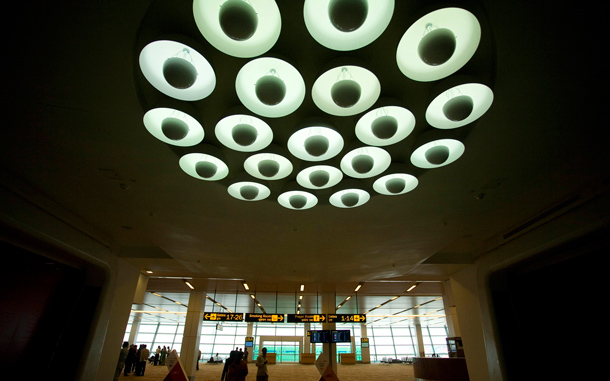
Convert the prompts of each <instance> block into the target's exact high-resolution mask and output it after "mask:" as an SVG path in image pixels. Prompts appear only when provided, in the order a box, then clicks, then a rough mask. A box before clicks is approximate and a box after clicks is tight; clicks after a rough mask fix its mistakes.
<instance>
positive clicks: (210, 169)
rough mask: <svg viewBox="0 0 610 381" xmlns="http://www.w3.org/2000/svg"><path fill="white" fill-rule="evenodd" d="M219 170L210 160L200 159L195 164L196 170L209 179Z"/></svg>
mask: <svg viewBox="0 0 610 381" xmlns="http://www.w3.org/2000/svg"><path fill="white" fill-rule="evenodd" d="M217 171H218V166H217V165H216V164H214V163H212V162H209V161H198V162H197V163H196V164H195V172H197V174H198V175H199V176H201V177H203V178H204V179H209V178H212V177H214V175H215V174H216V172H217Z"/></svg>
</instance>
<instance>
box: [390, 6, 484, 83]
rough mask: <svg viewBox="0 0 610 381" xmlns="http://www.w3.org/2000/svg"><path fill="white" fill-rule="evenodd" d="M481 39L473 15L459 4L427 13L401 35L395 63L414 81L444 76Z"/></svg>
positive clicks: (464, 59)
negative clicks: (458, 6)
mask: <svg viewBox="0 0 610 381" xmlns="http://www.w3.org/2000/svg"><path fill="white" fill-rule="evenodd" d="M480 39H481V27H480V25H479V21H478V20H477V18H476V17H475V16H474V15H473V14H472V13H470V12H468V11H466V10H464V9H460V8H443V9H439V10H436V11H434V12H431V13H428V14H427V15H425V16H423V17H422V18H420V19H419V20H417V21H416V22H415V23H414V24H413V25H411V26H410V27H409V29H408V30H407V31H406V32H405V34H404V35H403V36H402V38H401V40H400V42H399V44H398V49H397V51H396V61H397V63H398V67H399V68H400V70H401V71H402V73H403V74H404V75H406V76H407V77H408V78H411V79H412V80H414V81H421V82H428V81H435V80H438V79H441V78H444V77H447V76H449V75H451V74H453V73H455V72H456V71H458V70H459V69H460V68H462V66H464V65H465V64H466V63H467V62H468V61H469V60H470V58H471V57H472V56H473V55H474V53H475V51H476V50H477V47H478V46H479V41H480Z"/></svg>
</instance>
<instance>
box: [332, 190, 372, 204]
mask: <svg viewBox="0 0 610 381" xmlns="http://www.w3.org/2000/svg"><path fill="white" fill-rule="evenodd" d="M370 198H371V195H370V194H369V193H368V192H367V191H365V190H362V189H357V188H349V189H343V190H340V191H338V192H335V193H333V194H332V195H331V196H330V198H329V199H328V200H329V202H330V203H331V205H333V206H336V207H337V208H357V207H359V206H361V205H364V204H366V203H367V202H368V201H369V200H370Z"/></svg>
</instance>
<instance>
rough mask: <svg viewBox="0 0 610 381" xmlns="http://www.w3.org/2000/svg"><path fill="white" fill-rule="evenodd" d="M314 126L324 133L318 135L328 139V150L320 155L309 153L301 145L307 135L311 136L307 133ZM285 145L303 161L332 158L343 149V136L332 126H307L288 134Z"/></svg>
mask: <svg viewBox="0 0 610 381" xmlns="http://www.w3.org/2000/svg"><path fill="white" fill-rule="evenodd" d="M316 128H318V129H320V130H321V131H323V132H324V134H320V135H324V136H326V137H328V138H329V141H330V145H329V147H328V151H327V152H326V153H325V154H324V155H320V156H313V155H310V154H309V153H308V152H307V151H306V150H305V148H304V146H303V142H304V141H305V139H306V138H307V137H309V136H312V135H310V134H309V132H310V131H312V130H313V129H316ZM303 135H305V136H303ZM287 146H288V150H289V151H290V153H291V154H293V155H294V156H296V157H297V158H299V159H301V160H305V161H314V162H317V161H324V160H328V159H332V158H333V157H335V156H337V155H338V154H339V153H340V152H341V150H342V149H343V146H344V141H343V136H342V135H341V134H340V133H339V132H338V131H337V130H335V129H333V128H330V127H324V126H309V127H304V128H302V129H300V130H298V131H296V132H295V133H293V134H292V135H290V137H289V138H288V144H287Z"/></svg>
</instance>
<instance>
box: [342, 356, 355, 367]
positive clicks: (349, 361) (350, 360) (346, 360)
mask: <svg viewBox="0 0 610 381" xmlns="http://www.w3.org/2000/svg"><path fill="white" fill-rule="evenodd" d="M339 362H340V363H341V364H344V365H353V364H355V363H356V354H355V353H339Z"/></svg>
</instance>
